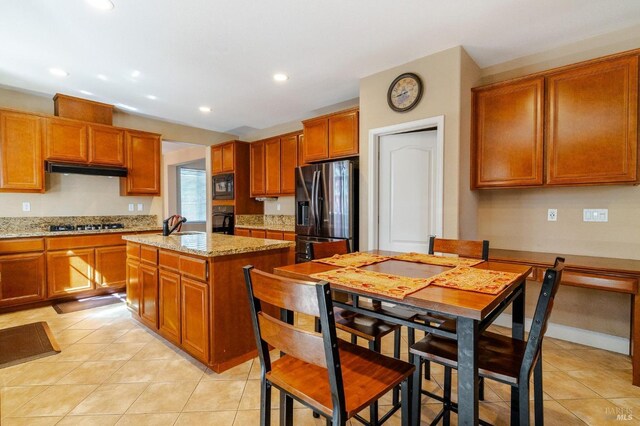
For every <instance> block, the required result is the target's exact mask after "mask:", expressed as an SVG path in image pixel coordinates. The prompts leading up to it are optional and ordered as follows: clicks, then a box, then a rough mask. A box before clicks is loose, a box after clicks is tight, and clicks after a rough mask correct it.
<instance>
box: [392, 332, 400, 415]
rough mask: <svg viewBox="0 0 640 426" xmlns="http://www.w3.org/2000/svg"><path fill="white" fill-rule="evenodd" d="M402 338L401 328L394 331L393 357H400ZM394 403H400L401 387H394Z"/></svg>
mask: <svg viewBox="0 0 640 426" xmlns="http://www.w3.org/2000/svg"><path fill="white" fill-rule="evenodd" d="M401 341H402V339H401V336H400V328H398V329H397V330H396V331H394V332H393V357H394V358H395V359H400V343H401ZM392 401H393V402H392V404H393V406H394V407H397V406H398V404H399V403H400V389H398V387H397V386H396V387H395V388H393V399H392Z"/></svg>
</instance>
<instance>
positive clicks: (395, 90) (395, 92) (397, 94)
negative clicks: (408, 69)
mask: <svg viewBox="0 0 640 426" xmlns="http://www.w3.org/2000/svg"><path fill="white" fill-rule="evenodd" d="M421 97H422V81H420V77H418V76H417V75H415V74H413V73H407V74H402V75H400V76H399V77H398V78H396V79H395V80H394V81H393V83H391V86H389V91H388V92H387V101H388V102H389V106H390V107H391V109H393V110H394V111H399V112H404V111H409V110H410V109H412V108H413V107H415V106H416V105H417V104H418V102H419V101H420V98H421Z"/></svg>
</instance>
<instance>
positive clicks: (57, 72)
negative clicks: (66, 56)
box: [49, 68, 69, 77]
mask: <svg viewBox="0 0 640 426" xmlns="http://www.w3.org/2000/svg"><path fill="white" fill-rule="evenodd" d="M49 72H50V73H51V74H52V75H55V76H56V77H66V76H68V75H69V73H68V72H66V71H65V70H63V69H61V68H49Z"/></svg>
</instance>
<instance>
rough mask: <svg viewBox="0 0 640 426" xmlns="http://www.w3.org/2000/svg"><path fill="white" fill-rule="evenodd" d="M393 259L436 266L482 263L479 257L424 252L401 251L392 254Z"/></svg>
mask: <svg viewBox="0 0 640 426" xmlns="http://www.w3.org/2000/svg"><path fill="white" fill-rule="evenodd" d="M393 259H395V260H403V261H405V262H415V263H426V264H428V265H438V266H473V265H477V264H478V263H482V262H483V260H481V259H469V258H466V257H452V256H436V255H434V254H424V253H413V252H412V253H403V254H399V255H397V256H393Z"/></svg>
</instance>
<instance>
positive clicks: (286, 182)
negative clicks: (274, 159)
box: [280, 135, 300, 195]
mask: <svg viewBox="0 0 640 426" xmlns="http://www.w3.org/2000/svg"><path fill="white" fill-rule="evenodd" d="M299 136H300V135H289V136H283V137H281V138H280V149H281V152H280V194H281V195H293V194H295V193H296V167H298V137H299Z"/></svg>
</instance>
